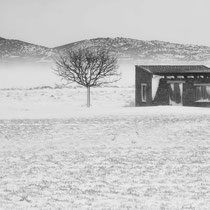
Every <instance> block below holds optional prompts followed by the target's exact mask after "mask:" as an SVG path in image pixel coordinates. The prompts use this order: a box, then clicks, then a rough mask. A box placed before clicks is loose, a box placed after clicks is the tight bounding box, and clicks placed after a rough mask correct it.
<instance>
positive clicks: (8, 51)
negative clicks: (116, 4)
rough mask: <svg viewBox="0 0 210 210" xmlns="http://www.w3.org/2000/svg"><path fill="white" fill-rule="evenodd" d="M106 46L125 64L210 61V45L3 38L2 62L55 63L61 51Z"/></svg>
mask: <svg viewBox="0 0 210 210" xmlns="http://www.w3.org/2000/svg"><path fill="white" fill-rule="evenodd" d="M84 46H86V47H91V48H98V47H105V48H107V49H109V50H110V52H111V53H113V54H115V55H117V56H118V58H119V61H120V62H122V63H134V64H137V63H145V64H147V63H167V64H168V63H175V62H176V63H208V62H210V47H208V46H199V45H185V44H177V43H170V42H164V41H157V40H153V41H143V40H137V39H130V38H122V37H117V38H95V39H89V40H82V41H78V42H74V43H70V44H66V45H62V46H58V47H55V48H48V47H44V46H39V45H35V44H31V43H27V42H24V41H20V40H12V39H5V38H1V37H0V62H17V61H27V62H28V61H30V62H40V63H45V62H51V61H52V58H53V56H55V55H56V54H57V53H61V52H65V51H68V50H72V49H75V48H79V47H84Z"/></svg>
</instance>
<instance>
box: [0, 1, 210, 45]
mask: <svg viewBox="0 0 210 210" xmlns="http://www.w3.org/2000/svg"><path fill="white" fill-rule="evenodd" d="M209 21H210V0H0V37H3V38H8V39H19V40H22V41H27V42H30V43H34V44H39V45H44V46H47V47H55V46H59V45H63V44H68V43H71V42H75V41H80V40H84V39H91V38H97V37H112V38H114V37H125V38H134V39H140V40H161V41H170V42H175V43H184V44H197V45H208V46H210V24H209Z"/></svg>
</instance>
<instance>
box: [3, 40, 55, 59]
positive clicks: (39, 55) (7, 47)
mask: <svg viewBox="0 0 210 210" xmlns="http://www.w3.org/2000/svg"><path fill="white" fill-rule="evenodd" d="M54 51H55V50H53V49H50V48H47V47H43V46H39V45H35V44H31V43H27V42H23V41H19V40H13V39H5V38H1V37H0V60H1V61H7V62H9V61H11V62H12V61H33V62H34V61H35V62H48V61H50V60H51V57H52V55H53V54H54Z"/></svg>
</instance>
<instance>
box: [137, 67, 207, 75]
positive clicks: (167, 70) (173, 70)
mask: <svg viewBox="0 0 210 210" xmlns="http://www.w3.org/2000/svg"><path fill="white" fill-rule="evenodd" d="M137 66H138V67H140V68H142V69H144V70H147V71H149V72H151V73H153V74H180V73H210V68H208V67H206V66H203V65H137Z"/></svg>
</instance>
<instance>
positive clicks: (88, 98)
mask: <svg viewBox="0 0 210 210" xmlns="http://www.w3.org/2000/svg"><path fill="white" fill-rule="evenodd" d="M87 107H90V87H87Z"/></svg>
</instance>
